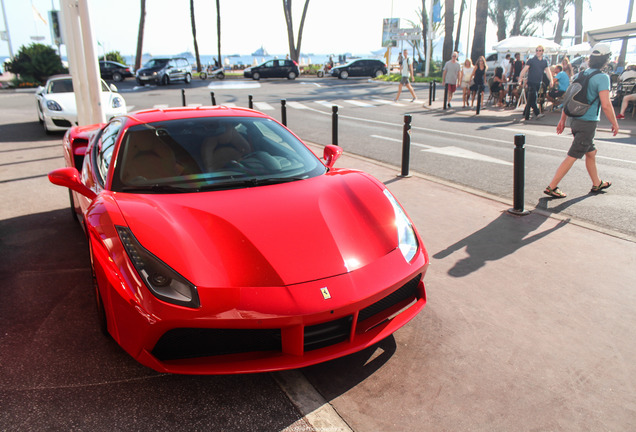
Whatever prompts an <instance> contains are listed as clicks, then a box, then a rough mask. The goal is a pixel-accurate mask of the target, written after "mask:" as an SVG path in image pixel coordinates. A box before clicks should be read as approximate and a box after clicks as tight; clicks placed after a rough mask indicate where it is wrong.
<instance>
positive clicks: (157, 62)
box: [144, 59, 168, 68]
mask: <svg viewBox="0 0 636 432" xmlns="http://www.w3.org/2000/svg"><path fill="white" fill-rule="evenodd" d="M166 63H168V59H152V60H149V61H148V62H147V63H146V64H145V65H144V67H145V68H156V67H163V66H165V65H166Z"/></svg>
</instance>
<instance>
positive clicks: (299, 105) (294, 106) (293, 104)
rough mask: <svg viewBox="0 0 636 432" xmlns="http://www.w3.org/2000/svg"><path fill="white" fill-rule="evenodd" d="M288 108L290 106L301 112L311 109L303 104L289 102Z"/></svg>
mask: <svg viewBox="0 0 636 432" xmlns="http://www.w3.org/2000/svg"><path fill="white" fill-rule="evenodd" d="M287 106H290V107H292V108H295V109H300V110H304V109H309V107H308V106H306V105H303V104H301V103H300V102H294V101H292V102H287Z"/></svg>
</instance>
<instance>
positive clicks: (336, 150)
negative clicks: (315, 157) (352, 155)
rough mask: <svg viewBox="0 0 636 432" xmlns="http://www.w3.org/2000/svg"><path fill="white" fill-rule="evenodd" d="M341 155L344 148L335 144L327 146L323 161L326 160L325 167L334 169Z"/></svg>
mask: <svg viewBox="0 0 636 432" xmlns="http://www.w3.org/2000/svg"><path fill="white" fill-rule="evenodd" d="M341 155H342V147H338V146H337V145H333V144H331V145H328V146H326V147H325V151H324V154H323V159H324V160H325V165H326V166H327V168H329V169H331V168H333V166H334V164H335V163H336V161H337V160H338V158H339V157H340V156H341Z"/></svg>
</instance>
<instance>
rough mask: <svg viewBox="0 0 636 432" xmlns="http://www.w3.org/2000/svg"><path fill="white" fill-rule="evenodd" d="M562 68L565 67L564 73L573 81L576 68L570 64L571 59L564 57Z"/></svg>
mask: <svg viewBox="0 0 636 432" xmlns="http://www.w3.org/2000/svg"><path fill="white" fill-rule="evenodd" d="M561 66H562V67H563V72H565V73H566V74H568V77H569V78H570V79H572V75H574V68H573V67H572V65H571V64H570V59H569V58H567V57H563V61H562V62H561Z"/></svg>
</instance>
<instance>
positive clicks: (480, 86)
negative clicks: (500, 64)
mask: <svg viewBox="0 0 636 432" xmlns="http://www.w3.org/2000/svg"><path fill="white" fill-rule="evenodd" d="M487 70H488V65H487V64H486V59H485V58H484V56H480V57H479V58H478V59H477V65H476V66H475V69H474V70H473V74H472V75H471V77H470V80H471V81H472V82H473V85H471V86H470V92H471V94H472V100H471V101H470V106H471V108H472V106H473V105H474V103H475V96H476V95H477V93H478V92H479V94H481V102H482V104H483V103H484V88H485V87H486V86H485V85H484V79H485V77H486V71H487Z"/></svg>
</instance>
